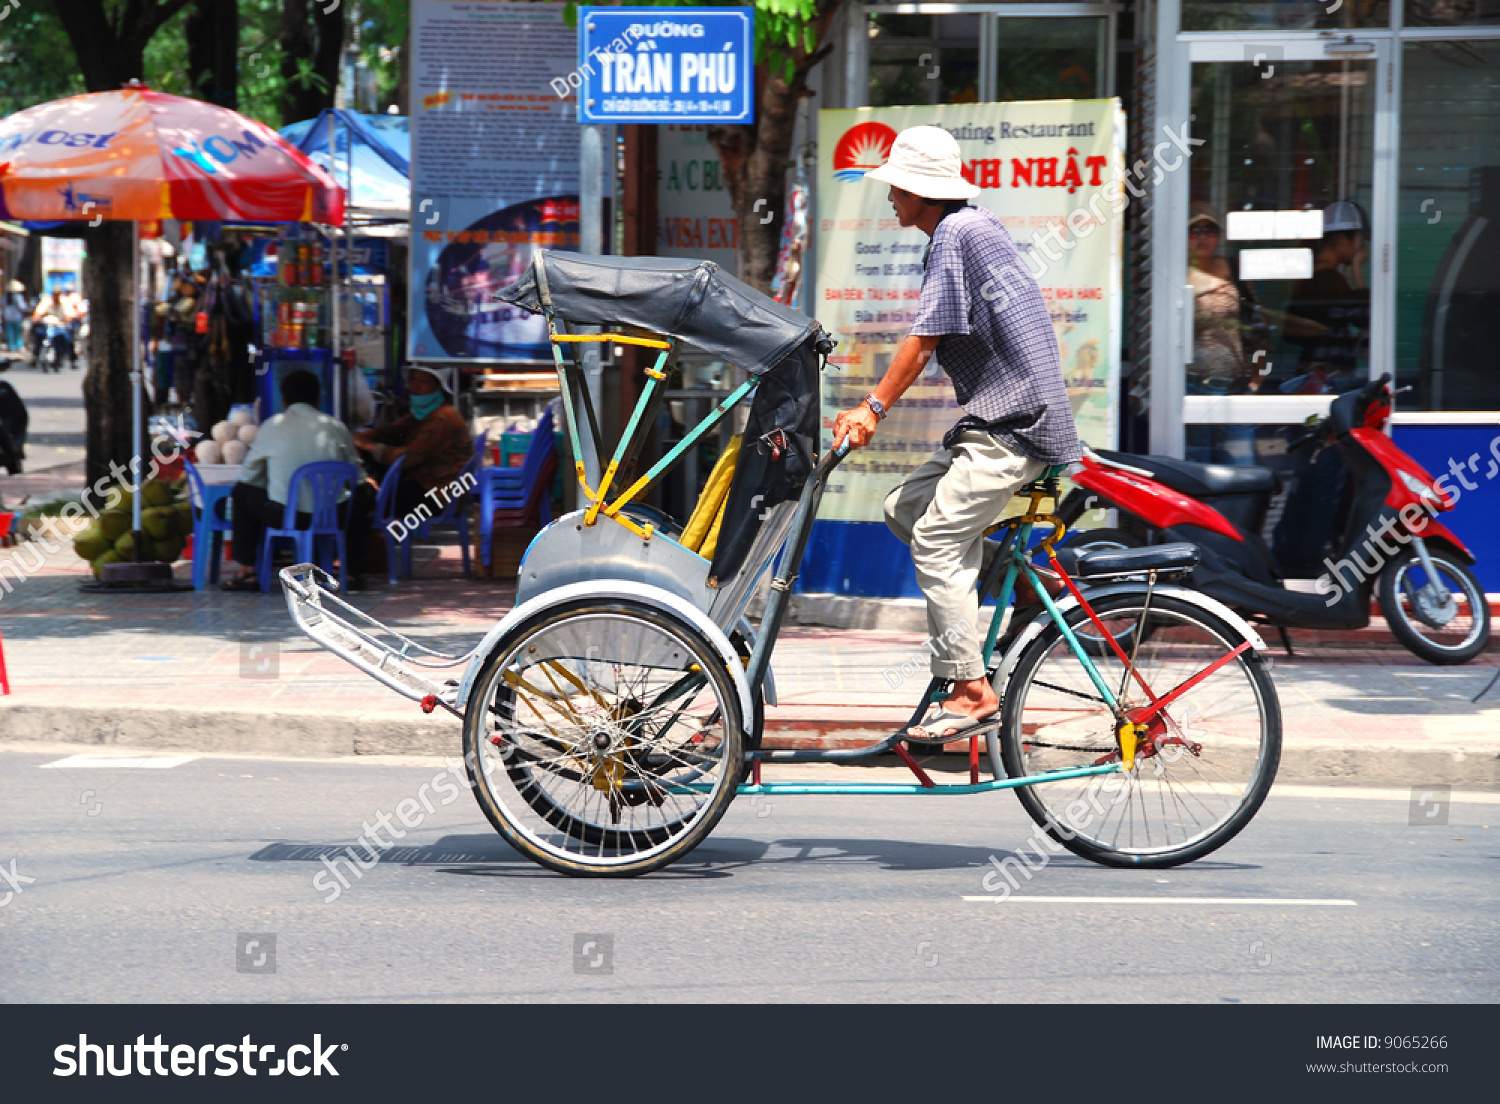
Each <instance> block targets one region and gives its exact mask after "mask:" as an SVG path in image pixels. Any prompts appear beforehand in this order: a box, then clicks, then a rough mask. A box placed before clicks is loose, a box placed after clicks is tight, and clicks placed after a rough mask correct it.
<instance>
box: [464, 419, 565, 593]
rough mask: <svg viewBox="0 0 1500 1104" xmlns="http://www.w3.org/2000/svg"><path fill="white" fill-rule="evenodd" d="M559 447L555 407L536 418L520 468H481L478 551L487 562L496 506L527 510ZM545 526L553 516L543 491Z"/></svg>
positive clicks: (542, 503) (498, 507) (542, 505)
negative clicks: (555, 434)
mask: <svg viewBox="0 0 1500 1104" xmlns="http://www.w3.org/2000/svg"><path fill="white" fill-rule="evenodd" d="M556 448H557V439H556V437H555V436H554V435H553V433H552V408H551V407H550V406H549V407H548V408H547V412H546V413H545V414H543V415H542V417H541V420H540V421H538V422H537V427H536V432H535V433H533V434H532V437H531V447H530V448H528V449H527V450H526V459H525V461H523V462H522V464H521V466H520V467H519V468H481V469H480V471H479V554H480V556H481V557H483V559H484V566H485V567H489V566H490V543H491V541H492V540H493V539H494V535H495V511H496V510H524V509H525V508H526V507H527V505H528V504H529V502H530V500H531V496H532V490H533V484H535V483H536V481H537V478H538V477H539V476H540V475H541V471H542V465H543V464H545V463H546V462H547V458H548V457H549V456H550V455H552V453H553V452H554V451H555V450H556ZM539 517H540V521H541V524H542V526H543V528H545V527H546V526H547V524H548V523H549V522H551V520H552V495H551V494H550V493H544V494H543V496H542V499H541V502H540V505H539Z"/></svg>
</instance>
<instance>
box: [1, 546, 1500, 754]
mask: <svg viewBox="0 0 1500 1104" xmlns="http://www.w3.org/2000/svg"><path fill="white" fill-rule="evenodd" d="M33 547H35V546H33ZM17 553H18V550H15V549H11V550H5V551H3V552H0V559H5V558H10V557H13V556H16V555H17ZM21 554H22V555H23V556H24V557H25V560H24V561H23V562H24V563H30V562H32V560H31V553H30V552H29V551H24V550H23V551H22V552H21ZM418 560H419V563H418V578H417V579H416V580H415V581H413V582H407V583H403V584H401V585H400V586H397V587H390V586H388V585H387V584H386V583H385V581H384V579H383V577H381V578H378V579H377V578H373V577H372V584H371V587H370V589H369V590H368V591H366V592H364V593H362V594H357V595H355V596H354V602H355V604H356V605H358V606H359V607H360V608H362V609H364V610H366V611H367V612H369V613H370V614H371V615H372V616H374V617H376V618H378V619H380V620H382V621H384V622H386V623H388V624H390V625H392V626H393V627H395V628H398V629H399V630H400V631H402V632H403V633H406V634H407V635H410V636H412V637H414V638H416V639H418V640H421V641H422V642H423V643H425V644H428V645H429V646H431V647H434V648H437V649H439V650H441V651H445V652H450V653H455V654H460V653H463V652H465V651H467V650H468V649H470V648H472V647H473V646H474V645H475V644H477V643H478V641H479V640H480V639H481V638H482V637H483V635H484V633H485V632H486V631H487V630H488V629H489V628H490V627H491V626H492V625H493V624H494V623H495V622H496V621H497V620H498V619H499V618H500V617H501V616H502V615H503V614H504V612H505V611H506V610H507V609H509V608H510V606H511V604H512V601H513V599H514V593H515V590H514V586H513V585H511V584H509V583H495V582H485V581H482V580H474V581H470V580H466V579H464V578H463V576H462V573H461V571H460V569H459V563H458V559H457V549H456V547H453V546H451V545H450V546H446V547H444V548H442V549H441V550H440V551H439V550H437V549H433V550H430V551H428V553H427V558H426V560H425V562H423V557H422V556H421V555H420V553H419V558H418ZM177 570H178V574H179V577H182V578H186V576H187V565H186V564H179V565H178V568H177ZM88 578H89V576H88V574H87V566H86V565H85V564H84V562H83V561H82V560H80V559H78V558H76V557H75V556H74V555H73V554H72V552H71V551H70V550H66V549H65V550H63V551H61V552H59V553H57V554H55V555H53V556H51V557H48V559H47V562H46V563H45V564H44V565H43V566H42V567H41V569H40V570H39V571H37V572H36V573H35V574H34V575H31V576H30V577H28V578H26V579H25V580H24V581H22V582H19V583H15V584H13V589H12V590H11V591H10V592H9V593H3V592H0V634H3V641H4V655H5V660H6V664H7V668H8V672H9V678H10V683H11V690H12V694H11V697H10V698H8V699H3V702H4V706H0V710H3V709H4V708H5V707H9V708H10V709H12V710H14V709H17V708H19V709H21V713H18V714H15V715H14V716H13V717H12V718H11V722H12V723H11V724H10V725H9V726H8V727H6V729H5V731H4V733H3V735H4V738H7V739H26V738H30V736H31V735H32V734H30V733H28V732H27V730H26V729H27V725H26V723H25V718H26V717H28V716H37V717H39V716H40V714H39V713H36V712H34V711H45V712H47V713H48V715H49V716H52V717H54V718H55V716H56V715H57V714H58V713H59V711H66V710H74V711H78V712H79V713H80V715H83V714H87V715H88V716H89V717H90V718H92V719H91V720H90V722H89V723H90V724H91V725H92V726H93V727H94V728H95V729H100V728H101V726H102V729H101V731H99V732H98V733H97V735H96V736H95V738H96V739H97V740H99V741H102V742H112V741H113V740H114V739H115V737H112V736H111V731H116V732H120V733H123V731H124V730H123V728H116V729H113V730H111V728H110V722H109V719H110V718H120V719H122V721H121V723H123V719H124V718H127V717H128V716H131V715H137V714H139V715H142V716H145V715H149V716H152V717H155V718H158V721H157V722H156V723H157V724H158V725H165V726H172V725H180V726H182V728H183V730H184V731H189V730H192V731H196V732H199V733H206V732H209V731H211V730H214V726H215V725H216V724H217V725H219V726H220V727H224V726H227V727H228V728H229V732H228V734H227V735H225V736H223V737H222V738H227V739H230V740H232V739H233V734H234V732H235V731H236V728H235V726H248V725H250V724H251V723H252V722H253V724H254V725H256V726H258V728H257V731H258V732H259V733H260V735H259V736H257V739H259V740H261V741H262V743H263V745H264V742H265V741H267V740H272V739H274V738H275V733H274V730H275V729H276V728H277V726H278V724H280V723H281V721H284V722H285V726H286V727H287V728H288V731H290V730H291V729H295V730H296V731H297V732H298V733H306V734H309V736H308V738H309V739H310V740H313V742H314V743H316V739H315V737H316V734H317V732H318V731H319V727H320V725H322V726H323V727H329V728H332V727H338V726H340V725H345V726H347V725H348V724H350V723H358V724H362V725H366V726H383V727H381V728H380V730H381V731H382V732H384V733H386V734H387V735H386V736H384V737H382V739H385V740H387V741H388V740H389V739H390V738H391V737H390V736H389V734H390V733H391V732H396V733H409V734H410V737H409V738H410V739H412V740H415V741H420V739H421V738H422V734H423V733H424V732H426V733H431V732H436V731H439V729H438V728H434V727H433V726H443V725H446V727H443V728H441V731H444V732H447V733H449V735H447V736H444V737H443V739H444V740H448V739H450V738H451V735H452V733H453V732H456V725H454V722H452V721H451V720H449V721H447V722H443V721H441V720H440V719H438V718H428V717H423V716H422V715H421V713H420V712H419V711H418V710H417V708H416V706H415V705H414V704H413V703H411V702H409V701H407V700H406V699H403V698H401V697H399V696H397V695H396V694H394V693H392V692H391V691H389V690H386V689H385V688H384V687H382V686H380V685H379V684H377V683H375V682H374V681H373V680H371V679H369V678H367V677H366V676H365V675H363V674H361V673H360V672H359V671H357V670H355V669H354V668H352V667H350V666H348V665H346V664H345V663H344V662H343V661H342V660H340V659H338V658H336V657H335V656H333V655H331V654H329V653H327V652H324V651H322V650H321V649H319V648H318V647H317V646H316V645H314V644H313V643H312V642H311V641H308V640H306V639H305V638H303V637H302V636H300V635H298V634H296V633H295V630H294V629H293V627H292V624H291V621H290V618H289V617H288V614H287V611H286V606H285V603H284V601H283V599H282V597H281V596H280V594H279V593H276V592H272V593H270V594H265V595H260V594H255V595H241V594H227V593H223V592H221V591H217V590H210V591H204V592H196V591H182V592H177V593H167V594H143V595H125V594H118V593H104V592H89V591H84V590H82V589H80V583H82V582H85V581H86V580H88ZM3 581H4V582H11V579H10V576H9V573H7V574H6V575H5V576H4V577H3ZM1298 640H1299V641H1300V640H1301V637H1300V636H1299V637H1298ZM921 644H922V637H921V635H920V634H917V633H895V632H887V631H873V630H835V629H821V628H810V627H802V626H790V627H788V628H787V629H785V630H784V631H783V633H782V637H781V640H780V641H779V642H778V645H777V649H776V653H775V659H774V662H773V671H774V675H775V679H776V690H777V693H778V699H779V703H780V704H779V705H778V706H777V707H775V708H772V709H770V710H768V712H767V731H768V738H773V737H774V738H776V739H778V740H781V741H784V742H789V743H807V742H810V741H819V742H824V743H829V742H831V743H838V744H846V745H847V744H858V743H863V742H868V741H869V739H870V738H871V737H872V736H873V735H876V734H880V733H883V732H886V731H890V730H891V729H893V728H895V727H896V726H897V725H899V724H900V723H901V722H902V721H904V720H905V718H906V716H907V714H908V712H909V710H910V708H911V705H912V703H913V700H914V698H915V695H916V694H917V693H919V692H920V690H921V686H920V685H919V684H918V681H919V679H920V676H918V678H914V679H912V680H910V681H908V682H906V683H905V684H904V685H896V686H893V685H892V681H893V676H892V677H888V674H887V673H888V672H889V671H890V670H891V669H892V668H893V667H895V668H899V666H900V665H901V663H902V662H903V661H904V660H908V659H910V658H911V657H913V656H916V655H920V654H921ZM1303 646H1307V647H1310V646H1311V645H1303ZM252 648H255V649H257V650H255V651H251V650H250V649H252ZM1273 656H1274V662H1275V674H1276V680H1277V685H1278V689H1279V691H1280V696H1281V703H1282V709H1283V713H1284V717H1285V722H1286V723H1285V729H1286V743H1287V747H1288V749H1289V750H1290V749H1292V748H1294V747H1297V746H1306V747H1312V746H1314V745H1316V746H1318V747H1320V748H1323V749H1324V750H1325V751H1326V752H1328V753H1329V754H1330V755H1334V757H1335V760H1336V758H1337V756H1336V754H1335V753H1338V752H1340V751H1347V752H1349V753H1360V754H1367V753H1369V752H1370V751H1371V749H1383V751H1382V754H1387V755H1398V756H1399V755H1400V754H1402V753H1404V752H1417V751H1422V752H1430V753H1432V754H1435V755H1436V754H1442V755H1456V754H1459V753H1463V754H1465V755H1467V756H1470V757H1473V756H1479V757H1481V758H1482V759H1484V760H1486V761H1490V762H1493V761H1494V760H1495V758H1496V755H1497V753H1500V685H1497V686H1495V687H1494V688H1492V689H1491V690H1490V691H1489V693H1488V694H1487V695H1485V697H1484V698H1483V699H1482V700H1481V701H1480V702H1478V703H1477V704H1476V703H1474V702H1473V701H1472V699H1473V698H1474V697H1475V696H1476V695H1478V694H1480V693H1481V691H1483V690H1484V688H1485V686H1486V684H1488V683H1489V681H1490V680H1491V678H1493V677H1494V676H1495V673H1496V667H1497V666H1500V654H1497V653H1496V652H1495V651H1491V652H1488V653H1486V654H1485V655H1483V656H1481V657H1480V658H1479V659H1477V660H1476V661H1475V662H1473V663H1471V664H1468V665H1466V666H1464V667H1458V668H1441V667H1432V666H1429V665H1427V664H1423V663H1420V662H1418V661H1417V660H1416V659H1415V658H1414V657H1412V656H1411V655H1410V654H1408V653H1407V652H1406V651H1405V650H1403V649H1402V648H1400V646H1399V645H1397V644H1396V643H1395V642H1394V641H1393V640H1391V639H1390V638H1389V636H1387V635H1385V634H1384V633H1383V632H1382V631H1380V630H1377V629H1371V630H1367V631H1366V632H1365V633H1362V634H1359V640H1358V642H1355V643H1349V642H1344V643H1336V644H1327V645H1322V646H1319V647H1317V648H1316V650H1315V651H1311V652H1308V653H1304V654H1299V655H1298V656H1297V657H1295V658H1288V657H1286V656H1284V655H1282V654H1280V653H1279V651H1273ZM268 660H270V661H271V662H273V663H274V665H275V666H274V677H270V676H271V668H270V666H269V665H268ZM143 711H144V712H143ZM278 718H280V719H281V721H278ZM0 721H3V718H0ZM37 723H38V724H41V722H40V721H38V722H37ZM47 723H49V724H51V723H53V722H51V721H49V722H47ZM370 731H374V729H373V728H372V729H370ZM268 733H269V735H268ZM36 735H37V736H38V738H39V737H40V735H41V730H40V729H39V730H38V732H37V733H36ZM160 735H161V739H162V741H163V742H165V743H170V742H171V737H172V733H170V732H162V733H161V734H160ZM70 738H72V737H70ZM184 738H185V737H184ZM299 738H300V737H299ZM293 742H294V743H295V741H293ZM220 746H223V745H220ZM312 746H313V744H309V747H310V748H311V747H312ZM382 746H385V745H382ZM286 750H292V748H290V747H289V748H287V749H286ZM1330 769H1334V768H1330ZM1491 769H1494V770H1496V771H1497V773H1496V781H1497V782H1500V768H1494V767H1492V768H1491Z"/></svg>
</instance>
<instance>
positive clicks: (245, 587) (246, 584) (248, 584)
mask: <svg viewBox="0 0 1500 1104" xmlns="http://www.w3.org/2000/svg"><path fill="white" fill-rule="evenodd" d="M219 589H220V590H230V591H234V592H235V593H237V594H249V593H250V592H251V591H255V592H256V593H259V592H260V580H259V579H254V578H247V577H245V576H244V575H237V576H235V577H234V578H233V579H225V580H224V581H223V582H222V583H220V584H219Z"/></svg>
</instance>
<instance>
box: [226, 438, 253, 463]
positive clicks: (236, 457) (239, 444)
mask: <svg viewBox="0 0 1500 1104" xmlns="http://www.w3.org/2000/svg"><path fill="white" fill-rule="evenodd" d="M222 449H223V453H224V463H226V464H242V463H244V462H245V453H247V452H249V451H250V446H249V445H247V444H245V442H244V441H225V442H224V444H223V446H222Z"/></svg>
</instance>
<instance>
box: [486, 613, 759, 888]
mask: <svg viewBox="0 0 1500 1104" xmlns="http://www.w3.org/2000/svg"><path fill="white" fill-rule="evenodd" d="M464 752H465V755H464V761H465V764H466V766H467V767H468V770H469V779H470V782H471V783H472V785H473V787H474V793H475V796H476V798H477V799H478V801H479V806H480V808H481V809H483V810H484V814H485V816H486V817H488V818H489V821H490V823H491V824H492V825H494V827H495V830H496V831H498V832H499V833H500V834H501V836H503V837H504V838H505V840H506V842H508V843H509V844H510V845H511V846H513V847H515V848H516V849H517V850H518V851H520V852H521V853H522V854H523V855H526V856H527V857H528V858H530V859H532V860H534V861H535V862H537V863H539V864H541V865H542V866H545V867H547V868H549V869H552V870H556V871H560V872H561V873H565V874H583V875H596V876H600V875H602V876H621V875H634V874H645V873H648V872H650V871H652V870H658V869H660V868H662V867H664V866H666V865H668V864H669V863H672V862H675V861H676V860H677V859H679V858H681V857H682V856H684V855H686V854H687V853H688V852H689V851H691V850H692V849H693V848H694V847H696V846H697V845H698V844H699V843H701V842H702V841H703V839H704V838H705V837H706V836H707V835H708V833H709V832H711V831H712V830H713V828H714V825H716V824H717V823H718V821H719V820H720V818H721V817H723V815H724V813H725V811H726V810H727V809H728V807H729V803H730V802H731V801H732V800H733V799H734V795H735V788H736V785H737V783H738V778H739V771H740V769H741V765H742V762H743V759H744V734H743V731H742V725H741V713H740V704H739V698H738V696H737V694H736V691H735V686H734V682H733V680H732V679H731V677H730V675H729V672H728V670H727V668H726V666H725V662H724V659H723V657H722V656H721V655H720V654H719V652H718V649H716V648H715V647H714V645H713V644H712V643H711V642H710V641H709V640H707V639H706V638H705V637H704V636H703V634H702V633H701V632H699V631H698V630H697V629H696V628H695V627H694V626H692V625H690V624H688V623H687V622H686V621H685V620H683V619H682V618H680V617H678V616H676V615H674V614H672V613H670V612H668V611H666V610H662V609H660V608H657V607H655V606H652V605H650V604H648V603H645V602H639V601H635V600H632V599H627V598H619V599H608V600H601V599H592V598H589V599H579V600H576V601H572V602H566V603H560V604H559V605H557V606H555V607H553V608H550V609H546V610H542V611H540V612H538V613H537V614H536V615H535V616H534V617H532V618H530V619H528V620H527V621H526V622H524V623H523V624H521V625H519V626H517V627H516V629H515V630H514V631H512V632H511V633H509V634H507V636H506V637H505V638H504V639H503V640H501V641H500V643H499V644H498V645H497V646H496V648H495V650H494V651H493V652H492V653H491V655H490V658H489V659H488V660H487V661H486V663H485V665H484V667H483V669H482V670H481V671H480V674H479V677H478V679H477V680H476V682H475V685H474V692H473V694H472V696H471V697H470V700H469V706H468V709H467V711H466V713H465V715H464Z"/></svg>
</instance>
